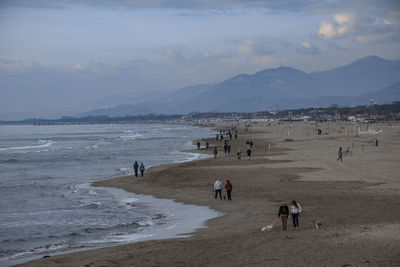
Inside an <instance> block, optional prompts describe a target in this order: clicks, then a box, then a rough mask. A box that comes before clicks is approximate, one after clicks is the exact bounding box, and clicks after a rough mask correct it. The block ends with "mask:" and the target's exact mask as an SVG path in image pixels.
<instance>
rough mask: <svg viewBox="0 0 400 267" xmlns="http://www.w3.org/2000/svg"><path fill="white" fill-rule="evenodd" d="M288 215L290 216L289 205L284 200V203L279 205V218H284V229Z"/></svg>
mask: <svg viewBox="0 0 400 267" xmlns="http://www.w3.org/2000/svg"><path fill="white" fill-rule="evenodd" d="M288 216H289V207H288V206H287V205H286V203H285V202H282V205H281V206H280V207H279V212H278V218H279V217H280V218H281V220H282V229H283V231H286V227H287V218H288Z"/></svg>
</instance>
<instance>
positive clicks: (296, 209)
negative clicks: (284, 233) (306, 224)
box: [290, 200, 301, 230]
mask: <svg viewBox="0 0 400 267" xmlns="http://www.w3.org/2000/svg"><path fill="white" fill-rule="evenodd" d="M300 213H301V206H300V203H298V202H297V201H296V200H293V201H292V205H291V206H290V215H292V220H293V227H294V229H295V230H297V229H298V228H299V216H300Z"/></svg>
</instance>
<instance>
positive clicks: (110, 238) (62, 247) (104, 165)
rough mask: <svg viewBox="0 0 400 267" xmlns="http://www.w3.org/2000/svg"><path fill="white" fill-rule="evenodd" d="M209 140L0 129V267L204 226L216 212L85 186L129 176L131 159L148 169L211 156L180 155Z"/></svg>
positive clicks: (184, 131)
mask: <svg viewBox="0 0 400 267" xmlns="http://www.w3.org/2000/svg"><path fill="white" fill-rule="evenodd" d="M212 135H214V132H213V131H212V130H210V129H207V128H202V127H193V126H184V125H183V126H182V125H164V124H94V125H48V126H34V125H7V126H0V266H9V265H11V264H16V263H21V262H26V261H28V260H31V259H35V258H41V257H43V256H49V255H50V256H51V255H55V254H60V253H66V252H72V251H76V250H84V249H91V248H97V247H106V246H114V245H119V244H123V243H130V242H137V241H142V240H150V239H161V238H172V237H184V235H180V234H184V233H190V232H193V231H194V230H195V229H198V228H201V227H204V225H205V221H206V220H208V219H211V218H214V217H216V216H219V215H220V214H219V213H218V212H216V211H214V210H211V209H210V208H208V207H200V206H195V205H185V204H182V203H177V202H175V201H173V200H166V199H157V198H154V197H152V196H147V195H137V194H133V193H129V192H126V191H123V190H121V189H115V188H106V187H93V186H91V182H93V181H97V180H101V179H105V178H112V177H119V176H123V175H129V174H132V173H133V163H134V161H135V160H137V161H138V162H139V163H140V162H143V163H144V165H145V166H146V168H147V169H148V168H149V167H152V166H156V165H161V164H166V163H174V162H184V161H191V160H196V159H200V158H203V157H209V156H208V155H205V154H199V153H188V152H182V151H184V150H190V149H194V148H195V147H194V145H193V144H192V140H196V139H201V138H206V137H210V136H212ZM132 179H146V172H145V175H144V178H132ZM178 234H179V236H177V235H178Z"/></svg>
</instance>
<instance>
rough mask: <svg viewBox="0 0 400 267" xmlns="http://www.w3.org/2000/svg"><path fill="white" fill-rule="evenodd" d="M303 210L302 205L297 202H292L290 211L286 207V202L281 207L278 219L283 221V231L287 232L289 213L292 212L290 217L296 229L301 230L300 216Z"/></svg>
mask: <svg viewBox="0 0 400 267" xmlns="http://www.w3.org/2000/svg"><path fill="white" fill-rule="evenodd" d="M301 210H302V209H301V206H300V203H298V202H297V201H296V200H293V201H292V205H291V206H290V209H289V207H288V206H287V205H286V203H285V202H283V203H282V205H281V206H280V207H279V213H278V218H279V217H280V218H281V220H282V229H283V231H286V227H287V218H288V217H289V212H290V215H291V216H292V220H293V227H294V229H295V230H297V229H298V228H299V216H300V213H301Z"/></svg>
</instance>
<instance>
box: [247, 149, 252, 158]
mask: <svg viewBox="0 0 400 267" xmlns="http://www.w3.org/2000/svg"><path fill="white" fill-rule="evenodd" d="M250 157H251V149H250V148H248V149H247V159H248V160H250Z"/></svg>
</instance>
